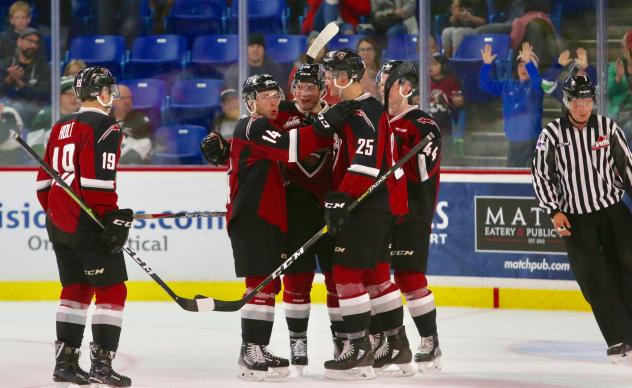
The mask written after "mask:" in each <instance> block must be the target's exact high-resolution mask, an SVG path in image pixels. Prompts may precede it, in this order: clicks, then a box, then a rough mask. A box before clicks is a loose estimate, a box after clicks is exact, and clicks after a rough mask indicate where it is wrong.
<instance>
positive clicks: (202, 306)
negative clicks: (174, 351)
mask: <svg viewBox="0 0 632 388" xmlns="http://www.w3.org/2000/svg"><path fill="white" fill-rule="evenodd" d="M11 138H13V139H14V140H15V141H17V142H18V144H19V145H20V146H21V147H22V149H24V151H26V153H27V154H29V155H30V156H31V157H32V158H33V159H35V161H37V163H38V164H39V165H40V166H41V167H42V168H43V169H44V171H46V173H47V174H48V175H50V177H51V178H53V180H55V183H57V184H58V185H59V187H61V188H62V189H63V190H64V191H65V192H66V193H67V194H68V195H69V196H70V198H72V200H73V201H75V202H76V203H77V205H79V207H81V209H82V210H83V211H84V212H86V214H88V216H90V218H92V220H93V221H94V222H95V223H96V224H97V225H99V226H100V227H101V228H105V227H104V225H103V222H101V220H100V219H99V217H97V216H96V214H95V213H94V210H92V209H91V208H90V207H89V206H88V205H87V204H86V203H85V202H84V201H83V200H82V199H81V198H80V197H79V196H78V195H77V194H76V193H75V192H74V191H72V188H71V187H70V186H68V184H67V183H66V182H64V180H63V179H62V178H61V177H60V176H59V174H58V173H57V171H55V170H53V169H52V167H51V166H50V165H48V163H46V162H45V161H44V160H43V159H42V158H41V157H40V156H39V155H38V154H36V153H35V151H33V149H32V148H31V147H30V146H29V145H28V144H26V142H25V141H24V140H23V139H22V138H21V137H20V135H18V133H17V132H15V131H13V130H12V131H11ZM123 250H124V251H125V253H127V254H128V255H129V257H131V258H132V259H133V260H134V261H135V262H136V263H137V264H138V265H139V266H140V267H141V268H142V269H143V271H145V272H146V273H147V274H148V275H149V276H150V277H151V278H152V279H154V281H155V282H156V283H158V285H159V286H160V287H162V289H163V290H165V292H166V293H167V294H169V296H170V297H171V298H172V299H173V300H175V301H176V302H177V303H178V304H179V305H180V307H182V308H183V309H185V310H187V311H212V310H213V309H214V308H213V299H211V298H207V297H205V296H202V295H198V296H196V297H195V299H187V298H183V297H181V296H178V295H177V294H176V293H175V292H173V290H172V289H171V288H170V287H169V286H168V285H167V284H166V283H165V282H164V281H163V280H162V279H161V278H160V277H159V276H158V275H156V274H155V273H154V271H153V270H152V269H151V268H150V267H149V266H148V265H147V263H145V262H144V261H143V260H142V259H141V258H140V257H139V256H138V254H137V253H136V252H134V251H133V250H132V249H131V248H130V247H128V246H127V245H126V246H124V247H123Z"/></svg>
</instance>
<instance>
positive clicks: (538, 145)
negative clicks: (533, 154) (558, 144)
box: [535, 140, 548, 151]
mask: <svg viewBox="0 0 632 388" xmlns="http://www.w3.org/2000/svg"><path fill="white" fill-rule="evenodd" d="M547 146H548V144H547V142H546V140H538V142H537V143H535V149H536V150H538V151H546V148H547Z"/></svg>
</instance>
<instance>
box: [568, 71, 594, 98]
mask: <svg viewBox="0 0 632 388" xmlns="http://www.w3.org/2000/svg"><path fill="white" fill-rule="evenodd" d="M562 90H563V91H564V103H568V102H569V101H570V100H574V99H582V98H592V99H593V101H594V100H595V97H596V96H597V89H596V88H595V86H594V85H593V84H592V82H590V80H589V79H588V77H587V76H585V75H575V76H569V77H568V78H566V80H565V81H564V86H563V87H562Z"/></svg>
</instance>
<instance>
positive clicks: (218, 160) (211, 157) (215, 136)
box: [200, 132, 230, 166]
mask: <svg viewBox="0 0 632 388" xmlns="http://www.w3.org/2000/svg"><path fill="white" fill-rule="evenodd" d="M200 148H201V149H202V155H204V158H205V159H206V160H207V161H208V162H209V163H211V164H213V165H215V166H219V165H220V164H226V162H228V154H229V152H230V144H229V143H228V142H227V141H226V139H224V138H223V137H222V135H220V134H219V132H211V133H209V134H208V135H206V137H204V139H202V143H201V144H200Z"/></svg>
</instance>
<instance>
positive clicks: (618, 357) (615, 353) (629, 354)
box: [606, 343, 632, 364]
mask: <svg viewBox="0 0 632 388" xmlns="http://www.w3.org/2000/svg"><path fill="white" fill-rule="evenodd" d="M606 354H607V355H608V359H609V360H610V362H611V363H613V364H622V363H627V364H632V346H630V345H628V344H624V343H619V344H616V345H612V346H610V347H609V348H608V351H607V352H606Z"/></svg>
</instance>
